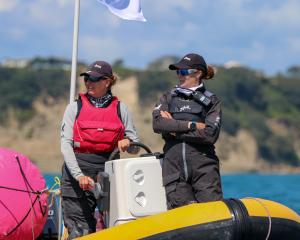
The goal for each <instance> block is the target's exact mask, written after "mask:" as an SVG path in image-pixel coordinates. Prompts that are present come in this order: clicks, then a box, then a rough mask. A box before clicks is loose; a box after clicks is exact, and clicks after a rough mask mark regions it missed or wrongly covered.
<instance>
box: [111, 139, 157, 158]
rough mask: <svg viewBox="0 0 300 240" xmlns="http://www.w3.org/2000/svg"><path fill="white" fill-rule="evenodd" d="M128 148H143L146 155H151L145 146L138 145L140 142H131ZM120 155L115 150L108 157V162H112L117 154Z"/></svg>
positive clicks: (117, 150)
mask: <svg viewBox="0 0 300 240" xmlns="http://www.w3.org/2000/svg"><path fill="white" fill-rule="evenodd" d="M130 146H137V147H141V148H143V149H144V150H145V151H146V152H147V153H149V154H152V151H151V150H150V148H149V147H147V146H146V145H145V144H143V143H140V142H131V143H130ZM119 153H120V150H119V149H118V148H116V149H115V150H114V151H113V152H112V153H111V154H110V156H109V158H108V161H111V160H113V159H114V158H115V157H116V155H117V154H119Z"/></svg>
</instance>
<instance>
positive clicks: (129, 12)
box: [98, 0, 146, 22]
mask: <svg viewBox="0 0 300 240" xmlns="http://www.w3.org/2000/svg"><path fill="white" fill-rule="evenodd" d="M98 2H100V3H102V4H103V5H105V6H106V7H107V8H108V9H109V11H111V12H112V13H113V14H115V15H117V16H118V17H120V18H123V19H126V20H136V21H143V22H146V19H145V18H144V16H143V12H142V8H141V1H140V0H98Z"/></svg>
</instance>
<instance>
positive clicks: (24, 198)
mask: <svg viewBox="0 0 300 240" xmlns="http://www.w3.org/2000/svg"><path fill="white" fill-rule="evenodd" d="M16 157H18V158H19V162H20V166H21V167H20V166H19V164H18V161H17V159H16ZM20 168H21V169H22V170H23V173H24V176H25V177H26V180H25V178H24V176H22V172H21V170H20ZM29 185H30V186H31V187H32V189H33V191H42V190H44V189H45V188H46V182H45V179H44V178H43V176H42V174H41V173H40V171H39V169H38V168H37V167H36V166H35V165H33V164H32V163H31V162H30V160H29V159H28V158H26V157H25V156H23V155H22V154H20V153H18V152H15V151H13V150H10V149H5V148H0V186H1V187H0V239H1V240H4V239H5V240H13V239H22V240H29V239H30V240H32V239H35V238H37V237H38V236H39V234H40V233H41V232H42V230H43V226H44V224H45V222H46V220H47V215H48V209H47V197H48V195H47V194H46V193H42V194H41V195H40V198H39V199H37V195H36V194H34V193H28V192H21V191H15V190H12V189H19V190H25V191H28V190H29V191H31V189H30V187H29ZM8 188H11V189H8ZM27 214H28V215H27ZM26 215H27V216H26ZM22 221H23V222H22ZM19 223H20V225H19V226H18V227H17V225H18V224H19ZM16 227H17V228H16ZM14 229H15V230H14Z"/></svg>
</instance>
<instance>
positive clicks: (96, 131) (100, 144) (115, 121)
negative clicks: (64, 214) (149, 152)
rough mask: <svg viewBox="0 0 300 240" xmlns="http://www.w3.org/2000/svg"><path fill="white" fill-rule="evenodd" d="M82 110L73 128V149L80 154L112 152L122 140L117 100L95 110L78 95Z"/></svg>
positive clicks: (122, 126) (122, 132) (122, 131)
mask: <svg viewBox="0 0 300 240" xmlns="http://www.w3.org/2000/svg"><path fill="white" fill-rule="evenodd" d="M80 97H81V100H82V108H81V110H80V114H79V116H78V117H77V119H76V120H75V123H74V126H73V138H74V149H75V151H76V152H81V153H99V152H112V151H113V150H114V148H115V147H116V146H117V143H118V141H119V140H121V139H123V138H124V133H125V128H124V125H123V123H122V122H121V120H120V118H119V116H118V110H117V108H118V102H119V101H118V99H117V98H116V97H113V100H112V102H111V103H110V104H109V106H107V107H106V108H96V107H95V106H93V105H92V104H91V103H90V101H89V100H88V98H87V97H86V96H85V95H84V94H80Z"/></svg>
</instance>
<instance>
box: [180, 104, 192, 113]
mask: <svg viewBox="0 0 300 240" xmlns="http://www.w3.org/2000/svg"><path fill="white" fill-rule="evenodd" d="M184 110H191V107H190V106H189V105H185V106H182V107H181V108H179V112H183V111H184Z"/></svg>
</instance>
